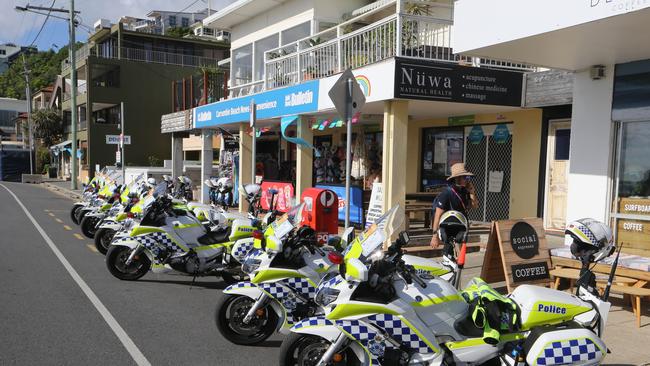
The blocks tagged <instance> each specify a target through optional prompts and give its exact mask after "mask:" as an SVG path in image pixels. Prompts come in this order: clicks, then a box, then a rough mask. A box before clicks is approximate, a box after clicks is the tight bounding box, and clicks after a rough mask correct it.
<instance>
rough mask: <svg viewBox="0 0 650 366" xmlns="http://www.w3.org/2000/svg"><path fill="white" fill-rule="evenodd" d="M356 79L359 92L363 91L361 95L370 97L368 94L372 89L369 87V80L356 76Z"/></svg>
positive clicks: (365, 77) (363, 76)
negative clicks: (359, 88)
mask: <svg viewBox="0 0 650 366" xmlns="http://www.w3.org/2000/svg"><path fill="white" fill-rule="evenodd" d="M355 79H357V83H359V86H360V87H361V90H362V91H363V95H365V96H366V98H367V97H369V96H370V93H371V92H372V87H371V85H370V79H368V77H367V76H365V75H358V76H356V77H355Z"/></svg>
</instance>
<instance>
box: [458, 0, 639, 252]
mask: <svg viewBox="0 0 650 366" xmlns="http://www.w3.org/2000/svg"><path fill="white" fill-rule="evenodd" d="M454 19H455V24H456V30H455V37H454V47H455V49H456V50H457V51H458V52H462V53H463V54H465V55H471V56H480V57H494V58H500V59H508V60H512V61H516V62H525V63H532V64H537V65H541V66H544V67H549V68H556V69H563V70H570V71H573V72H574V75H575V76H574V87H573V113H572V117H571V121H570V130H571V132H570V157H569V164H568V166H567V167H566V169H567V170H566V172H567V176H568V194H567V195H566V197H567V214H566V220H567V221H571V220H574V219H578V218H582V217H593V218H595V219H598V220H602V221H606V222H612V224H613V225H614V226H615V227H616V232H617V238H618V239H617V240H618V242H619V243H624V244H625V246H626V248H625V250H626V251H628V252H633V253H638V254H643V255H645V256H648V255H649V254H650V230H649V229H650V222H649V221H650V159H648V154H650V145H649V143H648V141H650V60H649V59H650V48H648V47H646V45H647V34H648V33H647V31H649V30H650V22H648V19H650V2H648V1H628V0H589V1H566V0H498V1H497V0H458V1H457V2H456V9H455V14H454ZM610 220H611V221H610Z"/></svg>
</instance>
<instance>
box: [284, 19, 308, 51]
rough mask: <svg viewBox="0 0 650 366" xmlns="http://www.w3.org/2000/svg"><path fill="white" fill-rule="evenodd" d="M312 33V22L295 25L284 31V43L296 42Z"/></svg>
mask: <svg viewBox="0 0 650 366" xmlns="http://www.w3.org/2000/svg"><path fill="white" fill-rule="evenodd" d="M310 34H311V22H306V23H302V24H300V25H297V26H295V27H292V28H289V29H285V30H283V31H282V45H283V46H284V45H287V44H289V43H292V42H295V41H297V40H299V39H302V38H305V37H309V35H310Z"/></svg>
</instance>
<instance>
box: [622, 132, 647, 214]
mask: <svg viewBox="0 0 650 366" xmlns="http://www.w3.org/2000/svg"><path fill="white" fill-rule="evenodd" d="M621 128H622V131H621V132H622V133H621V142H620V146H621V151H620V163H619V164H620V165H619V173H618V195H619V197H620V198H623V197H645V198H648V197H650V159H648V141H650V122H628V123H623V124H622V127H621ZM648 214H650V212H649V213H648Z"/></svg>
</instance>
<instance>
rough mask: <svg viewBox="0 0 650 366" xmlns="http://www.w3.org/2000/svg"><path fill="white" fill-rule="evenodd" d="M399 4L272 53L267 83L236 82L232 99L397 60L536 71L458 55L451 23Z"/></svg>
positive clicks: (268, 56)
mask: <svg viewBox="0 0 650 366" xmlns="http://www.w3.org/2000/svg"><path fill="white" fill-rule="evenodd" d="M394 3H395V2H394V1H393V2H390V1H386V2H384V3H383V5H382V6H376V7H375V8H371V9H369V10H368V11H367V12H365V13H363V14H362V15H360V16H357V17H355V18H353V19H350V20H348V21H346V22H343V23H341V24H339V25H337V26H336V27H333V28H330V29H327V30H325V31H323V32H320V33H317V34H314V35H312V36H310V37H307V38H304V39H301V40H298V41H296V42H294V43H291V44H288V45H284V46H282V47H278V48H275V49H272V50H269V51H266V52H265V54H264V78H263V80H261V81H257V82H252V83H250V82H249V83H246V84H242V85H237V83H236V82H235V83H234V84H235V86H234V87H231V97H237V96H242V95H247V94H252V93H256V92H260V91H263V90H270V89H275V88H280V87H284V86H289V85H295V84H298V83H301V82H304V81H307V80H311V79H320V78H325V77H328V76H331V75H334V74H337V73H340V72H342V71H344V70H345V69H347V68H352V69H356V68H360V67H364V66H367V65H370V64H373V63H376V62H380V61H383V60H387V59H390V58H392V57H396V56H399V57H407V58H415V59H424V60H431V61H436V62H448V63H455V64H466V65H470V66H475V67H488V68H500V69H507V70H516V71H532V70H535V68H534V67H532V66H529V65H524V64H517V63H511V62H505V61H497V60H489V59H484V58H473V57H467V56H462V55H458V54H456V53H454V52H453V49H452V47H451V36H452V30H453V22H452V21H451V20H449V19H446V18H436V17H434V16H429V15H419V14H405V13H400V14H397V13H396V12H395V7H394ZM390 6H393V7H392V8H391V7H390ZM387 10H388V11H387ZM391 10H392V11H391ZM391 13H392V14H391ZM386 14H389V15H387V16H385V15H386ZM369 19H370V21H369ZM364 24H367V25H364ZM360 25H361V26H360Z"/></svg>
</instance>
